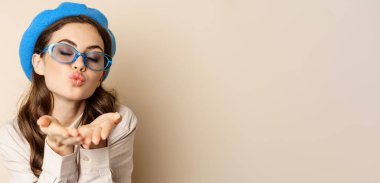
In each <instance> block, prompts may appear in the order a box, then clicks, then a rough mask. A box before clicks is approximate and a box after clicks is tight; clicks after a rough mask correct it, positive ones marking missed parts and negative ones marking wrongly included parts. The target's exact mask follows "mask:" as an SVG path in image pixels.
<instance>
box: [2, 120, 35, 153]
mask: <svg viewBox="0 0 380 183" xmlns="http://www.w3.org/2000/svg"><path fill="white" fill-rule="evenodd" d="M28 148H29V145H28V143H27V142H26V140H25V139H24V137H23V136H22V134H21V132H20V130H19V128H18V125H17V121H16V120H15V119H12V120H9V121H7V122H5V123H3V124H1V126H0V151H1V153H2V154H8V155H9V154H11V153H12V154H13V153H18V154H23V155H26V154H28V153H27V152H28Z"/></svg>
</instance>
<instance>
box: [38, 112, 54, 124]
mask: <svg viewBox="0 0 380 183" xmlns="http://www.w3.org/2000/svg"><path fill="white" fill-rule="evenodd" d="M51 122H52V119H51V118H50V117H49V116H48V115H43V116H41V117H40V118H39V119H38V120H37V124H38V125H40V126H41V127H48V126H49V125H50V123H51Z"/></svg>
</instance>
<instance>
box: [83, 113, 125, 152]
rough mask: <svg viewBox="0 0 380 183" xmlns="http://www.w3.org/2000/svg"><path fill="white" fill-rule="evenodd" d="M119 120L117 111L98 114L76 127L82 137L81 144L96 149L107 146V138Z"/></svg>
mask: <svg viewBox="0 0 380 183" xmlns="http://www.w3.org/2000/svg"><path fill="white" fill-rule="evenodd" d="M120 121H121V115H120V114H119V113H117V112H116V113H105V114H102V115H100V116H98V117H97V118H96V119H95V120H94V121H93V122H91V123H90V124H87V125H82V126H81V127H79V128H78V131H79V134H80V135H81V136H82V137H84V139H83V140H82V146H83V147H84V148H86V149H97V148H102V147H106V146H107V138H108V137H109V135H110V134H111V131H112V130H113V129H114V128H115V127H116V125H117V124H119V123H120Z"/></svg>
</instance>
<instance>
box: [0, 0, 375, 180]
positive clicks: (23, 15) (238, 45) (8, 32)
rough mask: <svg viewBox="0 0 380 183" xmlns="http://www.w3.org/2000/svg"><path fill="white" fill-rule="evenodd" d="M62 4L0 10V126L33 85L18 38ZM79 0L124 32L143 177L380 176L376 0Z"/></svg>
mask: <svg viewBox="0 0 380 183" xmlns="http://www.w3.org/2000/svg"><path fill="white" fill-rule="evenodd" d="M59 2H60V1H42V0H39V1H9V2H7V3H6V5H5V4H4V2H3V3H2V5H1V6H0V22H1V30H0V31H1V34H0V36H1V37H0V40H1V44H0V46H1V48H0V50H1V52H2V54H1V59H2V63H3V64H2V77H0V82H1V84H2V87H1V91H0V92H1V104H0V120H1V121H6V120H8V119H10V118H12V117H13V116H15V114H16V111H17V109H16V107H17V102H18V100H19V98H20V96H21V94H22V93H23V92H24V91H25V90H26V88H27V86H28V83H29V82H28V81H27V79H26V77H25V76H24V75H23V73H22V71H21V67H20V65H19V58H18V46H19V41H20V39H21V36H22V33H23V31H24V30H25V29H26V28H27V26H28V25H29V23H30V21H31V20H32V18H33V17H34V16H35V15H36V13H38V12H40V11H41V10H42V9H46V8H55V7H56V6H57V5H58V3H59ZM81 2H86V3H88V5H89V6H90V7H95V8H99V9H101V10H102V11H103V12H104V13H105V14H106V15H107V16H108V19H109V21H110V27H111V29H112V30H113V32H114V33H115V35H116V36H117V41H118V50H117V55H116V57H115V62H114V63H115V64H114V66H113V68H112V72H111V74H110V76H109V78H108V79H107V81H106V83H105V84H106V86H108V87H109V88H116V89H117V90H118V91H119V96H120V99H121V101H122V103H124V104H125V105H128V106H129V107H130V108H131V109H132V110H133V111H134V112H135V113H136V115H137V116H138V118H139V129H138V133H137V136H136V137H137V138H136V141H135V155H134V160H135V171H134V176H133V177H134V181H133V182H134V183H231V182H237V183H252V182H258V183H280V182H281V183H282V182H286V183H306V182H307V183H338V182H339V183H340V182H341V183H343V182H344V183H378V182H380V173H379V172H380V147H379V139H380V133H379V130H380V123H379V121H380V54H379V49H380V35H379V33H380V21H379V18H380V11H379V9H380V1H378V0H372V1H370V0H286V1H284V0H261V1H259V0H246V1H244V0H229V1H228V0H224V1H214V0H191V1H190V0H188V1H178V0H160V1H155V0H151V1H147V0H139V1H121V0H120V1H101V0H98V1H81ZM0 177H1V181H2V182H3V177H7V172H6V170H5V169H4V168H2V169H1V170H0Z"/></svg>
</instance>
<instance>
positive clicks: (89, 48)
mask: <svg viewBox="0 0 380 183" xmlns="http://www.w3.org/2000/svg"><path fill="white" fill-rule="evenodd" d="M60 42H67V43H69V44H71V45H73V46H75V47H77V44H75V43H74V41H71V40H69V39H62V40H60V41H58V43H60ZM95 48H99V49H100V50H102V52H104V50H103V49H102V48H101V47H100V46H99V45H91V46H87V48H86V50H91V49H95Z"/></svg>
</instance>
